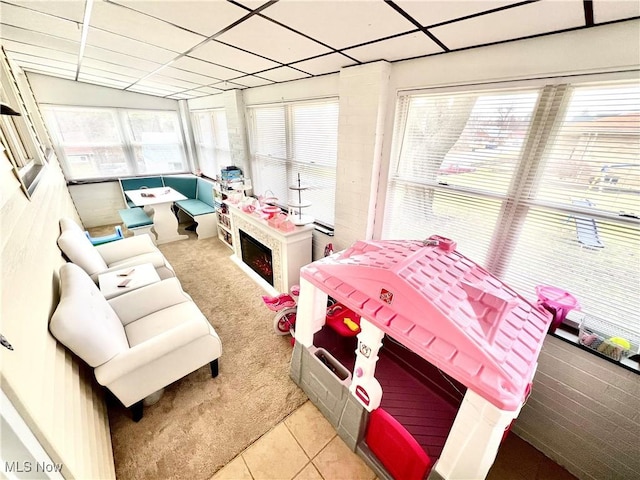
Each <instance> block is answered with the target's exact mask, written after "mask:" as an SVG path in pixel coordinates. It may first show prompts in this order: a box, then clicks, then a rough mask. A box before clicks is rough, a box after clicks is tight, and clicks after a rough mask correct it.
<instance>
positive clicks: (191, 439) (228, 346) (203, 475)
mask: <svg viewBox="0 0 640 480" xmlns="http://www.w3.org/2000/svg"><path fill="white" fill-rule="evenodd" d="M110 231H111V232H112V231H113V230H112V229H111V230H110V229H106V230H104V229H92V230H91V232H92V234H93V235H98V234H104V233H105V232H106V233H109V232H110ZM101 232H102V233H101ZM160 249H161V250H162V252H163V253H164V254H165V256H166V257H167V259H168V260H169V262H170V263H171V265H172V266H173V267H174V268H175V271H176V274H177V275H178V278H179V279H180V281H181V283H182V287H183V289H184V290H185V291H186V292H187V293H188V294H189V295H191V296H192V297H193V300H194V301H195V302H196V303H197V305H198V306H199V307H200V309H201V310H202V312H203V313H204V315H205V316H206V317H207V318H208V319H209V321H210V322H211V324H212V325H213V327H214V328H215V329H216V331H217V332H218V335H219V336H220V339H221V340H222V357H221V358H220V374H219V376H218V377H217V378H215V379H212V378H211V374H210V370H209V366H208V365H206V366H204V367H202V368H200V369H199V370H197V371H195V372H193V373H192V374H190V375H188V376H186V377H185V378H183V379H181V380H179V381H177V382H175V383H174V384H172V385H170V386H169V387H167V388H166V390H165V393H164V396H163V397H162V398H161V400H160V401H159V402H158V403H156V404H155V405H152V406H150V407H145V411H144V417H143V419H142V420H141V421H140V422H139V423H134V422H133V421H132V420H131V418H130V415H129V412H128V411H127V410H126V409H125V408H124V407H122V405H120V404H119V403H118V402H117V401H115V400H112V401H109V420H110V424H111V437H112V441H113V454H114V457H115V464H116V474H117V477H118V479H121V480H124V479H169V478H171V479H174V478H175V479H182V478H183V479H190V480H199V479H209V478H211V476H212V475H213V474H214V473H215V472H216V471H217V470H219V469H220V468H221V467H223V466H224V465H225V464H226V463H227V462H229V461H230V460H231V459H233V458H234V457H235V456H236V455H237V454H239V453H240V452H241V451H242V450H243V449H245V448H246V447H247V446H248V445H250V444H251V443H252V442H254V441H255V440H257V439H258V438H259V437H260V436H261V435H263V434H264V433H266V432H267V431H268V430H269V429H271V428H272V427H273V426H274V425H276V424H277V423H278V422H279V421H280V420H282V419H283V418H284V417H286V416H287V415H288V414H290V413H291V412H292V411H293V410H295V409H296V408H297V407H299V406H300V405H301V404H302V403H304V402H305V400H306V396H305V394H304V392H303V391H302V390H300V389H299V388H298V387H297V386H296V385H295V384H294V383H293V382H292V381H291V380H290V379H289V360H290V356H291V344H290V341H289V340H290V337H288V336H287V337H280V336H277V335H276V334H275V333H274V332H273V327H272V319H273V315H272V314H271V312H269V310H267V308H266V307H264V306H263V304H262V300H261V298H260V296H261V295H263V293H264V292H263V291H262V289H261V288H260V287H258V286H257V285H256V284H255V283H254V282H253V281H252V280H251V279H249V278H248V277H247V276H246V275H245V274H244V273H243V272H242V270H240V268H239V267H238V266H237V265H235V264H234V263H233V262H232V261H231V260H230V259H229V256H230V254H231V250H229V249H228V248H227V247H225V246H224V245H223V244H222V243H221V242H220V241H219V240H218V239H217V238H211V239H205V240H197V239H196V238H195V236H194V235H193V234H190V238H189V240H184V241H178V242H172V243H169V244H166V245H161V246H160ZM283 461H286V459H285V460H283Z"/></svg>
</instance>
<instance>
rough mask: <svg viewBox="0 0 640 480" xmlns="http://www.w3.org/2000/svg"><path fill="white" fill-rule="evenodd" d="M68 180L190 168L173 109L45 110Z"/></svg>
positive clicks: (87, 108)
mask: <svg viewBox="0 0 640 480" xmlns="http://www.w3.org/2000/svg"><path fill="white" fill-rule="evenodd" d="M43 111H44V113H45V114H46V117H45V118H46V122H47V126H48V127H49V130H50V132H51V133H52V136H53V139H54V144H55V147H56V149H57V151H58V154H59V155H58V156H59V158H60V159H61V163H62V167H63V170H64V173H65V177H66V178H67V180H85V179H97V178H113V177H118V176H125V175H138V174H143V175H144V174H160V173H175V172H184V171H186V170H187V166H186V160H185V154H184V145H183V142H182V135H181V131H180V123H179V121H178V114H177V112H174V111H158V110H124V109H115V108H98V107H69V106H57V105H55V106H54V105H47V106H45V107H43Z"/></svg>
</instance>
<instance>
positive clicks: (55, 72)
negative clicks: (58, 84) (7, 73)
mask: <svg viewBox="0 0 640 480" xmlns="http://www.w3.org/2000/svg"><path fill="white" fill-rule="evenodd" d="M18 65H20V67H22V69H24V70H25V71H26V72H35V73H42V74H44V75H52V76H54V77H60V78H68V79H70V80H73V79H75V78H76V72H75V70H73V71H72V70H63V69H60V68H55V67H48V66H46V65H41V64H39V63H37V64H36V63H30V62H18Z"/></svg>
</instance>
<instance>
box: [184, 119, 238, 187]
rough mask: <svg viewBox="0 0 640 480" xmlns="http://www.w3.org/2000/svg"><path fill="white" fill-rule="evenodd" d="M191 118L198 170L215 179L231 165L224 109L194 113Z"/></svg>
mask: <svg viewBox="0 0 640 480" xmlns="http://www.w3.org/2000/svg"><path fill="white" fill-rule="evenodd" d="M192 118H193V128H194V134H195V138H196V145H197V152H198V164H199V167H200V170H201V171H202V173H204V174H205V175H207V176H208V177H211V178H215V177H216V175H219V174H220V170H221V169H222V168H223V167H225V166H228V165H230V164H231V153H230V149H229V134H228V130H227V115H226V113H225V111H224V109H216V110H207V111H201V112H194V113H193V114H192Z"/></svg>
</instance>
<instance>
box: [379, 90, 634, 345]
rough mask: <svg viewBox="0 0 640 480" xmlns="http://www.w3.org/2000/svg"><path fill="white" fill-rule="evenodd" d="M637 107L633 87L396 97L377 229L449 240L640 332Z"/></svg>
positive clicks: (518, 281)
mask: <svg viewBox="0 0 640 480" xmlns="http://www.w3.org/2000/svg"><path fill="white" fill-rule="evenodd" d="M639 105H640V84H639V83H638V82H637V81H636V82H632V83H629V82H627V83H608V84H582V85H571V86H570V85H555V86H551V85H547V86H541V87H540V88H535V89H524V90H502V91H476V92H467V93H440V94H424V95H416V94H413V95H404V96H401V97H400V99H399V102H398V109H397V115H396V134H395V138H394V146H393V161H394V164H393V165H392V168H391V171H390V179H389V184H388V191H387V205H386V211H385V217H384V222H383V233H382V236H383V237H384V238H426V237H428V236H429V235H431V234H434V233H437V234H440V235H443V236H446V237H449V238H452V239H455V240H456V241H457V243H458V250H459V251H460V252H461V253H463V254H465V255H466V256H468V257H470V258H472V259H473V260H475V261H476V262H478V263H480V264H482V265H484V266H485V267H486V268H487V269H488V270H490V271H491V272H492V273H494V274H495V275H497V276H498V277H500V278H501V279H502V280H504V281H505V283H507V284H509V285H511V286H512V287H514V288H515V289H516V290H518V291H519V292H520V293H521V294H522V295H523V296H525V297H527V298H529V300H531V301H535V300H536V296H535V286H536V285H539V284H548V285H554V286H557V287H560V288H563V289H565V290H567V291H569V292H571V293H572V294H573V295H575V296H576V297H577V298H578V300H579V301H580V304H581V307H582V311H583V312H584V313H586V314H587V315H589V317H592V318H596V319H599V320H603V321H605V322H607V323H609V324H615V325H617V326H618V327H619V328H621V329H622V330H624V331H626V332H631V334H632V335H635V337H636V338H637V336H638V335H640V320H639V319H638V315H637V312H638V311H640V295H639V293H640V292H639V290H640V268H639V267H640V222H639V221H638V216H639V215H640V107H639ZM635 348H636V349H637V348H638V346H637V345H635Z"/></svg>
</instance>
